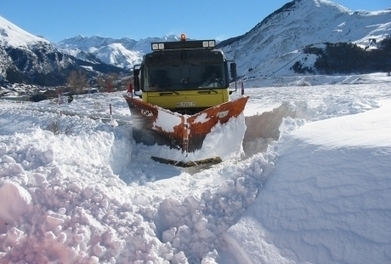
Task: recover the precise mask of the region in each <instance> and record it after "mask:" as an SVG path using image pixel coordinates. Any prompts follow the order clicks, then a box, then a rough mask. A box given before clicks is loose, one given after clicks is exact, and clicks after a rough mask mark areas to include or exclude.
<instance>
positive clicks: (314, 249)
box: [0, 83, 391, 264]
mask: <svg viewBox="0 0 391 264" xmlns="http://www.w3.org/2000/svg"><path fill="white" fill-rule="evenodd" d="M246 93H247V94H248V95H250V100H249V103H248V107H247V108H246V111H245V113H244V115H245V117H243V116H242V117H239V118H238V119H236V120H231V122H230V124H228V125H227V126H220V127H216V128H215V131H214V132H216V133H214V132H213V133H211V134H210V135H209V136H208V137H209V138H207V139H206V142H207V144H205V148H203V149H202V150H201V151H205V149H208V151H209V150H213V151H215V153H216V154H219V155H225V157H227V158H226V159H225V160H224V161H223V162H222V163H221V164H218V165H214V166H212V167H209V168H208V167H204V168H192V169H181V168H177V167H173V166H168V165H164V164H159V163H156V162H153V161H151V160H150V158H149V157H150V155H151V154H156V153H159V151H161V153H163V154H164V152H167V153H168V152H169V150H167V149H164V148H162V147H158V146H151V147H147V146H144V145H137V144H135V143H134V141H133V139H132V138H131V129H132V126H131V116H130V111H129V109H128V108H127V105H126V102H125V100H124V99H123V97H122V94H120V93H113V94H111V95H110V98H108V97H107V95H104V94H99V93H98V94H93V95H85V96H78V97H76V98H75V100H74V101H73V102H72V103H71V104H57V103H55V102H49V101H43V102H39V103H24V104H12V105H11V106H10V104H9V103H3V102H0V262H2V263H3V262H4V263H18V262H23V263H24V262H27V263H56V262H57V263H148V262H149V263H204V264H210V263H305V262H313V263H340V262H346V263H367V262H369V260H372V261H374V262H377V263H385V262H388V261H389V260H390V255H389V253H388V252H391V251H390V248H391V237H390V234H391V232H390V231H391V230H390V227H391V222H390V219H391V215H390V212H391V210H390V209H391V208H390V205H389V203H388V201H389V200H390V198H391V197H390V194H391V182H390V179H391V177H390V176H391V175H390V173H389V172H390V171H391V170H390V169H391V168H390V165H389V162H388V160H389V159H390V155H391V151H390V149H391V145H390V142H391V139H390V135H391V133H390V132H391V131H390V129H391V128H390V123H389V122H388V120H389V118H388V115H389V111H390V110H391V109H390V108H389V106H388V105H389V104H390V99H391V98H390V94H389V83H376V84H374V85H368V84H365V85H334V86H330V85H325V86H318V87H311V86H301V87H297V86H296V87H279V88H262V89H248V90H246ZM108 102H110V103H111V104H112V105H113V115H112V116H110V115H109V107H108ZM273 113H274V114H273ZM254 115H255V116H256V117H254V120H255V121H254V122H253V124H251V125H249V123H247V121H246V123H247V129H250V132H251V133H250V134H247V135H246V134H245V135H244V141H246V143H247V146H248V149H250V150H251V153H246V154H247V156H246V157H244V158H243V157H242V156H240V155H241V153H239V155H238V153H236V152H235V151H236V149H237V148H236V147H238V146H237V145H235V144H236V143H233V141H234V140H236V139H238V138H239V139H241V138H243V132H244V131H245V129H246V128H245V127H243V125H241V124H243V119H244V118H246V119H249V118H250V117H251V116H254ZM113 119H114V120H115V121H116V122H117V123H118V124H119V125H118V126H112V125H110V124H111V122H110V121H111V120H113ZM262 124H263V125H262ZM257 125H260V126H257ZM246 133H247V131H246ZM231 142H232V144H231ZM234 145H235V148H233V146H234ZM233 149H235V151H234V152H235V153H234V158H230V155H231V154H232V153H229V152H231V151H233ZM172 155H176V153H174V154H172Z"/></svg>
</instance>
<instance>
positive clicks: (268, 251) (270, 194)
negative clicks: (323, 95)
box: [226, 101, 391, 263]
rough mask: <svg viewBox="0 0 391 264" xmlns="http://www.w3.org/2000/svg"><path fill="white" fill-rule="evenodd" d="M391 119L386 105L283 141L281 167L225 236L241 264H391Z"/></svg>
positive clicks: (307, 129)
mask: <svg viewBox="0 0 391 264" xmlns="http://www.w3.org/2000/svg"><path fill="white" fill-rule="evenodd" d="M390 111H391V107H390V101H386V102H383V103H382V107H381V108H379V109H375V110H371V111H368V112H366V113H362V114H357V115H354V116H349V117H348V118H346V117H339V118H334V119H328V120H323V121H317V122H313V123H309V124H306V125H304V126H303V127H301V128H300V129H298V130H294V131H293V132H291V133H288V134H284V135H283V136H282V138H281V139H280V142H279V144H278V145H277V146H276V150H275V151H277V152H278V158H277V160H276V165H277V166H276V167H275V169H274V170H273V171H272V172H271V174H270V175H269V176H268V180H267V181H266V184H265V186H264V188H263V189H262V190H261V191H260V193H259V195H258V197H257V199H256V200H255V202H254V203H253V204H252V205H251V206H250V208H249V209H248V210H247V211H246V212H245V213H244V215H243V217H242V218H241V219H240V221H239V222H238V223H237V224H236V225H234V226H232V227H231V228H230V229H229V230H228V231H227V235H226V241H227V242H228V243H229V244H230V247H231V252H232V253H233V254H235V255H236V258H237V263H239V262H240V263H306V262H310V263H388V262H390V261H391V253H390V252H391V220H390V219H391V204H390V203H389V201H390V200H391V165H390V160H391V123H390V122H389V119H388V118H387V116H388V115H389V114H388V113H389V112H390ZM284 126H285V128H286V129H287V130H290V129H291V128H290V127H292V126H293V127H295V126H296V124H295V122H294V121H293V120H289V119H288V120H285V122H284V124H283V126H282V127H284Z"/></svg>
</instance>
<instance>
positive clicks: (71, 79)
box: [67, 71, 88, 94]
mask: <svg viewBox="0 0 391 264" xmlns="http://www.w3.org/2000/svg"><path fill="white" fill-rule="evenodd" d="M67 84H68V86H69V90H70V91H71V92H72V93H75V94H80V93H81V92H82V91H83V88H85V87H87V86H88V82H87V76H86V74H85V73H84V72H81V71H71V73H70V74H69V75H68V77H67Z"/></svg>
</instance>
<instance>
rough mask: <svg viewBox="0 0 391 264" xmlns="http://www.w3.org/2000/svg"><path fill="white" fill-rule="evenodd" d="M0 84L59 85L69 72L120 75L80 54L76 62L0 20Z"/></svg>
mask: <svg viewBox="0 0 391 264" xmlns="http://www.w3.org/2000/svg"><path fill="white" fill-rule="evenodd" d="M0 62H1V63H0V83H1V82H4V81H8V82H11V83H14V82H17V83H22V82H23V83H30V84H38V85H43V86H54V85H63V84H64V83H65V80H66V78H67V76H68V74H69V73H70V72H71V71H74V70H76V71H82V72H84V73H85V74H86V76H89V77H92V76H94V75H96V74H97V73H108V72H115V73H120V72H121V71H123V69H121V68H118V67H117V66H114V65H108V64H105V63H103V62H102V61H100V60H99V59H97V58H95V57H93V56H92V55H91V54H84V59H77V58H75V57H73V56H71V55H68V54H66V53H63V52H62V51H60V50H59V49H58V48H56V47H55V46H54V45H53V44H51V43H50V42H49V41H48V40H46V39H44V38H43V37H39V36H35V35H33V34H30V33H29V32H27V31H25V30H23V29H21V28H20V27H18V26H16V25H14V24H13V23H11V22H9V21H8V20H6V19H4V18H3V17H0Z"/></svg>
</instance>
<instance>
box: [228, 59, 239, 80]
mask: <svg viewBox="0 0 391 264" xmlns="http://www.w3.org/2000/svg"><path fill="white" fill-rule="evenodd" d="M229 68H230V72H231V78H232V79H233V80H236V78H237V77H238V76H237V72H236V63H235V62H231V63H230V64H229Z"/></svg>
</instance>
